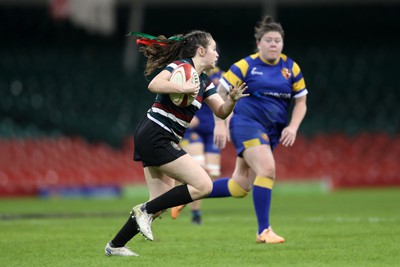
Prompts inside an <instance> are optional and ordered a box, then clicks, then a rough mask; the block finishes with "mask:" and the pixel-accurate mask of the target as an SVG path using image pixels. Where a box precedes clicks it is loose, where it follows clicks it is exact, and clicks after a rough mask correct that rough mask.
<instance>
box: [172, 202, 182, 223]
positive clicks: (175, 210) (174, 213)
mask: <svg viewBox="0 0 400 267" xmlns="http://www.w3.org/2000/svg"><path fill="white" fill-rule="evenodd" d="M185 206H186V205H180V206H176V207H173V208H171V218H172V219H174V220H175V219H176V218H178V216H179V213H180V212H181V210H183V208H184V207H185Z"/></svg>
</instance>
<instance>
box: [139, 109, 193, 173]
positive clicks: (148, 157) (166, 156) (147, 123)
mask: <svg viewBox="0 0 400 267" xmlns="http://www.w3.org/2000/svg"><path fill="white" fill-rule="evenodd" d="M185 154H186V152H185V151H184V150H183V149H182V148H181V147H180V146H179V145H178V140H177V139H176V137H175V135H174V134H173V133H171V132H169V131H167V130H165V129H164V128H162V127H160V126H159V125H158V124H157V123H155V122H153V121H152V120H150V119H148V118H147V116H146V117H144V118H143V119H142V121H141V122H140V123H139V125H138V126H137V128H136V131H135V135H134V154H133V159H134V160H135V161H141V162H142V164H143V167H147V166H161V165H164V164H167V163H169V162H171V161H174V160H176V159H177V158H179V157H182V156H183V155H185Z"/></svg>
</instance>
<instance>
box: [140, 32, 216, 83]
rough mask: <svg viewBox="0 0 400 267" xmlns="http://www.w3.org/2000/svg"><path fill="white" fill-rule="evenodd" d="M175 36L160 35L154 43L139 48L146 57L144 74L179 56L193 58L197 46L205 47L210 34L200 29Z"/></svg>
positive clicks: (150, 72)
mask: <svg viewBox="0 0 400 267" xmlns="http://www.w3.org/2000/svg"><path fill="white" fill-rule="evenodd" d="M174 37H175V38H166V37H165V36H164V35H160V36H158V37H157V38H156V43H153V44H151V45H143V46H141V47H140V48H139V51H140V52H142V53H143V54H144V55H145V56H146V57H147V62H146V68H145V71H144V74H145V75H146V76H147V75H150V74H152V73H153V72H154V71H155V70H156V69H157V68H162V67H164V66H166V65H168V64H169V63H171V62H172V61H174V60H177V59H180V58H193V57H194V56H195V55H196V51H197V48H199V47H200V46H203V47H207V46H208V44H209V42H210V40H211V39H212V36H211V34H210V33H208V32H205V31H200V30H194V31H191V32H189V33H187V34H185V35H183V34H178V35H175V36H174Z"/></svg>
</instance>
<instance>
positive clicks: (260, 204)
mask: <svg viewBox="0 0 400 267" xmlns="http://www.w3.org/2000/svg"><path fill="white" fill-rule="evenodd" d="M271 196H272V190H271V189H269V188H265V187H261V186H257V185H254V186H253V203H254V209H255V212H256V215H257V222H258V234H261V232H262V231H263V230H264V229H266V228H268V227H269V210H270V207H271Z"/></svg>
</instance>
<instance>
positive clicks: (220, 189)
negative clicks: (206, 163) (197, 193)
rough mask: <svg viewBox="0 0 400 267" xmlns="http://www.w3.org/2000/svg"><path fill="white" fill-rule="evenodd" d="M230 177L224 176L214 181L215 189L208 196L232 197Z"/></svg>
mask: <svg viewBox="0 0 400 267" xmlns="http://www.w3.org/2000/svg"><path fill="white" fill-rule="evenodd" d="M228 182H229V178H227V177H224V178H220V179H217V180H215V181H214V182H213V190H212V191H211V193H210V195H209V196H208V197H207V198H215V197H230V196H231V193H230V192H229V188H228Z"/></svg>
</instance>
